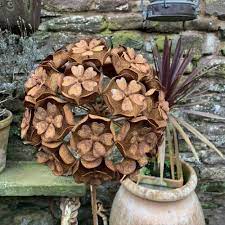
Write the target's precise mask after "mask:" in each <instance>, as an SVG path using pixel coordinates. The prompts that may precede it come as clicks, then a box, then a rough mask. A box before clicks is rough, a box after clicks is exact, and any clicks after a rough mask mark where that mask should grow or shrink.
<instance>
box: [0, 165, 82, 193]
mask: <svg viewBox="0 0 225 225" xmlns="http://www.w3.org/2000/svg"><path fill="white" fill-rule="evenodd" d="M83 195H85V186H84V185H83V184H76V183H75V182H74V179H73V177H62V176H61V177H57V176H54V175H53V174H52V172H51V171H50V169H49V168H48V167H47V166H44V165H41V164H37V163H36V162H18V161H17V162H8V164H7V167H6V169H5V170H4V172H3V173H1V174H0V196H83Z"/></svg>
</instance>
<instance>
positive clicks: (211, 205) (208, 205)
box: [202, 202, 218, 209]
mask: <svg viewBox="0 0 225 225" xmlns="http://www.w3.org/2000/svg"><path fill="white" fill-rule="evenodd" d="M217 207H218V205H217V204H215V203H213V202H205V203H202V208H203V209H216V208H217Z"/></svg>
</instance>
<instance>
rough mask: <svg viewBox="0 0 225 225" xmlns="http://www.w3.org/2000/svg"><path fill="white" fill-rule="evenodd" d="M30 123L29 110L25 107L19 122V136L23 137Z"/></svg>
mask: <svg viewBox="0 0 225 225" xmlns="http://www.w3.org/2000/svg"><path fill="white" fill-rule="evenodd" d="M30 123H31V110H30V109H28V108H26V109H25V112H24V115H23V119H22V123H21V138H22V139H23V138H25V136H26V135H27V131H28V129H29V128H30Z"/></svg>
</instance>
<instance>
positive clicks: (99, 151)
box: [93, 142, 106, 158]
mask: <svg viewBox="0 0 225 225" xmlns="http://www.w3.org/2000/svg"><path fill="white" fill-rule="evenodd" d="M105 153H106V149H105V147H104V145H103V144H101V143H100V142H95V143H94V146H93V155H94V157H96V158H99V157H103V156H104V155H105Z"/></svg>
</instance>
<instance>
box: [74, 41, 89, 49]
mask: <svg viewBox="0 0 225 225" xmlns="http://www.w3.org/2000/svg"><path fill="white" fill-rule="evenodd" d="M75 45H76V46H77V47H79V48H87V47H88V43H87V42H86V41H85V40H81V41H80V42H78V43H76V44H75Z"/></svg>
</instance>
